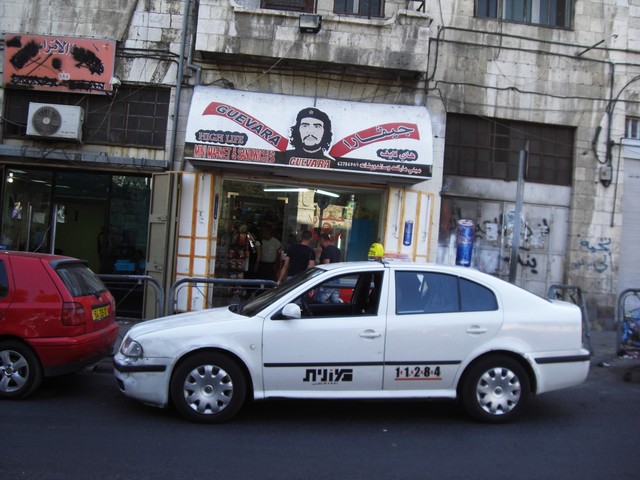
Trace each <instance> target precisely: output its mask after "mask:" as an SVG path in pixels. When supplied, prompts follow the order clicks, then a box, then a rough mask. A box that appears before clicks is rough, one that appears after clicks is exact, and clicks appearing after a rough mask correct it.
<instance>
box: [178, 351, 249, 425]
mask: <svg viewBox="0 0 640 480" xmlns="http://www.w3.org/2000/svg"><path fill="white" fill-rule="evenodd" d="M245 396H246V381H245V378H244V375H243V373H242V370H241V369H240V367H239V366H238V365H237V363H236V362H235V361H233V360H231V359H230V358H229V357H227V356H226V355H223V354H220V353H207V352H203V353H198V354H195V355H193V356H191V357H189V358H187V359H186V360H185V361H184V362H182V363H181V364H180V365H179V366H178V368H177V369H176V371H175V373H174V374H173V378H172V379H171V400H172V401H173V405H174V406H175V408H176V409H177V410H178V412H179V413H180V414H181V415H182V416H183V417H185V418H186V419H188V420H191V421H194V422H201V423H220V422H225V421H227V420H229V419H231V418H232V417H233V416H234V415H235V414H236V413H238V411H239V410H240V408H242V405H243V404H244V400H245Z"/></svg>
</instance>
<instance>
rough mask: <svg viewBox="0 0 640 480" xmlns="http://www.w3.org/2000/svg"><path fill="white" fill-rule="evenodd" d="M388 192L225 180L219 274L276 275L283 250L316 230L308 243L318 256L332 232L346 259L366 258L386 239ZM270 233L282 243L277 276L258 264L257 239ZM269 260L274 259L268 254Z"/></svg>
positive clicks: (218, 245)
mask: <svg viewBox="0 0 640 480" xmlns="http://www.w3.org/2000/svg"><path fill="white" fill-rule="evenodd" d="M384 194H385V193H384V191H383V190H376V189H366V188H362V189H360V190H357V191H356V189H354V187H353V186H350V187H346V186H339V185H332V186H327V185H322V186H318V185H302V186H301V185H292V184H289V185H283V184H270V183H255V182H244V181H239V180H223V191H222V195H221V198H220V199H219V203H220V205H219V219H218V220H219V221H218V230H217V240H218V242H217V249H216V266H215V268H216V270H215V276H216V277H217V278H231V279H244V278H260V279H265V278H266V279H274V278H277V271H278V267H279V265H280V263H281V260H282V254H283V253H284V252H286V250H287V248H288V246H289V245H291V244H293V243H297V242H298V241H299V240H300V236H301V234H302V232H304V231H306V230H308V231H310V232H312V234H313V238H312V241H311V244H310V246H311V247H312V248H313V249H314V250H315V251H316V259H319V256H320V252H321V250H322V249H321V246H320V243H319V237H320V234H323V233H324V234H327V235H329V237H330V239H331V241H332V242H333V244H334V245H335V246H337V247H338V248H339V249H340V252H341V260H342V261H358V260H367V257H368V252H369V248H370V247H371V244H372V243H374V242H379V241H380V239H381V237H382V232H381V224H382V219H383V218H384V217H383V216H384V213H385V212H384V211H383V205H384V204H385V203H384V201H383V200H384ZM266 232H269V233H267V235H269V234H271V235H272V236H273V237H275V238H276V239H277V240H278V242H279V244H280V247H281V248H280V253H279V254H278V255H279V256H278V258H277V259H276V265H275V271H274V272H273V276H271V277H268V278H267V277H265V275H264V272H260V269H259V267H256V265H255V262H256V261H259V259H257V258H256V256H257V251H256V249H255V248H254V246H253V245H252V242H253V241H257V242H260V241H263V240H264V238H265V233H266ZM268 260H269V261H270V260H271V258H268Z"/></svg>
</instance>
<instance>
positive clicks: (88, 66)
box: [4, 33, 116, 94]
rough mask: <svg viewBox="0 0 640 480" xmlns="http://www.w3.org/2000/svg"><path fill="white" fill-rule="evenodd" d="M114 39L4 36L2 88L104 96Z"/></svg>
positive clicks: (112, 60) (112, 61)
mask: <svg viewBox="0 0 640 480" xmlns="http://www.w3.org/2000/svg"><path fill="white" fill-rule="evenodd" d="M115 51H116V42H115V40H100V39H89V38H73V37H58V36H48V35H23V34H17V33H8V34H6V35H5V45H4V86H5V87H17V88H28V89H33V90H47V91H52V90H59V91H66V92H75V93H83V94H86V93H92V94H104V93H107V92H110V91H112V90H113V86H112V84H111V83H110V81H111V79H112V78H113V68H114V63H115Z"/></svg>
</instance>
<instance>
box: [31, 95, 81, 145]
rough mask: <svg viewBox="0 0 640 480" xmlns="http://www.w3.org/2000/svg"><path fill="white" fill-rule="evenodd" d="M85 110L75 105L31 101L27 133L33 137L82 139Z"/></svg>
mask: <svg viewBox="0 0 640 480" xmlns="http://www.w3.org/2000/svg"><path fill="white" fill-rule="evenodd" d="M83 120H84V110H83V109H82V107H78V106H74V105H56V104H51V103H34V102H31V103H29V115H28V118H27V135H30V136H33V137H45V138H61V139H65V140H74V141H78V142H79V141H81V140H82V122H83Z"/></svg>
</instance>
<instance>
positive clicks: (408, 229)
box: [402, 220, 413, 247]
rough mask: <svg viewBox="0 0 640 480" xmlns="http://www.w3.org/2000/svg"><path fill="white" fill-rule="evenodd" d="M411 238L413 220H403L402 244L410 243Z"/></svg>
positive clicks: (407, 244)
mask: <svg viewBox="0 0 640 480" xmlns="http://www.w3.org/2000/svg"><path fill="white" fill-rule="evenodd" d="M412 240H413V222H412V221H411V220H407V221H406V222H404V235H403V236H402V244H403V245H405V246H407V247H408V246H409V245H411V241H412Z"/></svg>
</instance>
